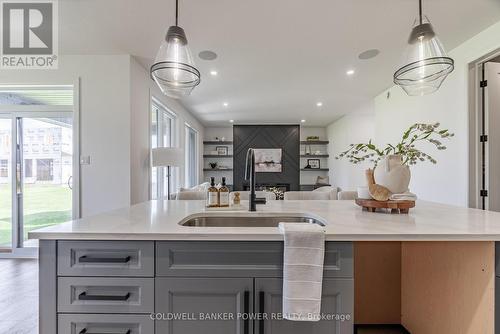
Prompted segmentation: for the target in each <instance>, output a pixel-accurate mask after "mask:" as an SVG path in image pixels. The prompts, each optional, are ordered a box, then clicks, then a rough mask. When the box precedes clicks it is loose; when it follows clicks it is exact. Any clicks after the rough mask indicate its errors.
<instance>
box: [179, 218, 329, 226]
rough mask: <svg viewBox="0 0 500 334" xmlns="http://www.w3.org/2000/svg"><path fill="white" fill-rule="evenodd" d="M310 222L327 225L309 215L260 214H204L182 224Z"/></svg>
mask: <svg viewBox="0 0 500 334" xmlns="http://www.w3.org/2000/svg"><path fill="white" fill-rule="evenodd" d="M281 222H285V223H310V224H318V225H321V226H325V224H323V223H322V222H321V221H319V220H317V219H314V218H309V217H284V216H264V217H263V216H258V217H227V216H219V217H217V216H203V217H196V218H191V219H188V220H187V221H185V222H183V223H181V225H182V226H193V227H277V226H278V224H279V223H281Z"/></svg>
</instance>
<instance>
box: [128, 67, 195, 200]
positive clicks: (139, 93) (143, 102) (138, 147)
mask: <svg viewBox="0 0 500 334" xmlns="http://www.w3.org/2000/svg"><path fill="white" fill-rule="evenodd" d="M130 77H131V82H130V83H131V84H130V103H131V124H132V127H131V137H130V143H131V144H130V148H131V160H130V164H131V174H130V185H131V197H130V201H131V203H132V204H135V203H140V202H144V201H147V200H149V183H150V159H149V152H150V121H151V119H150V117H151V97H152V96H154V97H155V98H156V99H158V100H159V101H160V102H161V103H163V104H164V105H165V106H166V107H168V108H169V110H170V111H172V112H173V113H175V114H176V116H177V117H176V134H177V136H176V137H177V138H175V145H176V146H177V147H181V148H185V138H186V132H185V124H186V123H187V124H189V125H190V126H191V127H192V128H194V129H195V130H196V131H198V141H199V142H198V151H199V165H200V166H199V167H200V168H199V181H200V182H202V180H203V174H202V170H201V168H202V166H203V157H202V154H203V138H204V129H203V126H202V125H201V123H200V122H199V121H198V120H197V119H196V118H194V117H193V116H192V114H191V113H189V112H188V111H187V110H186V109H185V108H184V107H183V106H182V105H181V104H180V103H179V101H178V100H174V99H171V98H169V97H167V96H165V95H164V94H163V93H161V91H160V90H159V88H158V87H157V86H156V84H155V83H154V82H153V81H152V80H151V79H150V77H149V72H148V71H147V70H146V69H145V68H143V67H142V66H141V65H140V64H139V63H138V62H137V61H136V60H135V58H134V57H131V64H130ZM177 172H178V175H179V177H180V186H181V187H184V185H185V174H184V169H178V171H177Z"/></svg>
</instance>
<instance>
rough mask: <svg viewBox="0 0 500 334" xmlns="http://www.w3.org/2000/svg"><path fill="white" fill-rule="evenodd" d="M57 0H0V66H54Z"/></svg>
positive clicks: (36, 67) (33, 67)
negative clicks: (0, 40) (0, 41)
mask: <svg viewBox="0 0 500 334" xmlns="http://www.w3.org/2000/svg"><path fill="white" fill-rule="evenodd" d="M57 5H58V4H57V0H43V1H41V0H40V1H37V0H31V1H23V0H0V11H1V13H0V18H1V20H2V22H1V25H0V26H1V29H2V32H1V34H0V35H1V39H2V43H1V62H0V68H1V69H56V68H57V64H58V54H57V52H58V47H57V46H58V24H57V23H58V11H57V9H58V7H57Z"/></svg>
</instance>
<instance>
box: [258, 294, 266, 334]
mask: <svg viewBox="0 0 500 334" xmlns="http://www.w3.org/2000/svg"><path fill="white" fill-rule="evenodd" d="M265 297H266V293H265V292H264V291H260V292H259V319H260V320H259V334H264V312H265V310H264V309H265V304H264V298H265Z"/></svg>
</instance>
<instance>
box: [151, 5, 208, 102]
mask: <svg viewBox="0 0 500 334" xmlns="http://www.w3.org/2000/svg"><path fill="white" fill-rule="evenodd" d="M178 6H179V4H178V0H176V2H175V26H171V27H170V28H168V31H167V35H166V36H165V40H164V41H163V42H162V43H161V45H160V49H159V50H158V53H157V55H156V59H155V62H154V64H153V66H151V70H150V73H151V78H152V79H153V80H154V81H155V82H156V84H157V85H158V87H160V89H161V91H162V92H163V93H164V94H165V95H168V96H170V97H173V98H181V97H183V96H187V95H189V94H191V91H192V90H193V89H194V87H196V86H197V85H198V84H199V83H200V71H198V69H196V67H195V64H194V61H193V57H192V55H191V51H190V50H189V47H188V41H187V37H186V33H185V32H184V29H182V28H181V27H179V26H178V25H177V21H178V8H179V7H178Z"/></svg>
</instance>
